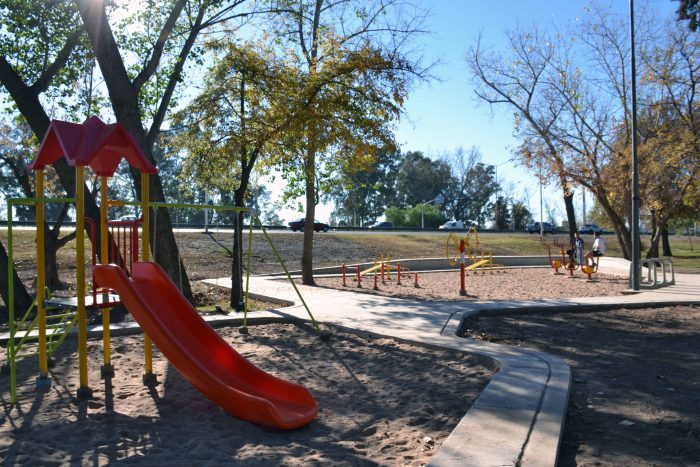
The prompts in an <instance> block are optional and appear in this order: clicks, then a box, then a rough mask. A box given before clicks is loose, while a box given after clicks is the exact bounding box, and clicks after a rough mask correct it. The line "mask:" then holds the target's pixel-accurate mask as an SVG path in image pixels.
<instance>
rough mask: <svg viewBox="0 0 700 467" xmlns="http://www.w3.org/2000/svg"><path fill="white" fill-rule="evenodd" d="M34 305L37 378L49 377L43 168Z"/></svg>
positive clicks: (38, 174) (39, 174)
mask: <svg viewBox="0 0 700 467" xmlns="http://www.w3.org/2000/svg"><path fill="white" fill-rule="evenodd" d="M36 196H37V198H38V199H39V200H38V201H37V203H36V306H37V321H38V326H39V378H40V379H42V380H45V379H47V378H48V377H49V360H48V356H47V353H46V307H45V306H44V300H45V298H46V297H45V296H44V290H45V289H46V257H45V250H44V248H45V242H44V169H39V170H37V171H36Z"/></svg>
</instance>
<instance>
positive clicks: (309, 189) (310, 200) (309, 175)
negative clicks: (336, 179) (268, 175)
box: [301, 135, 316, 285]
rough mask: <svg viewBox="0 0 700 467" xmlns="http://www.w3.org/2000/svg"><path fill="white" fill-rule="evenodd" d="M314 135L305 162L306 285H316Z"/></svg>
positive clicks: (303, 272)
mask: <svg viewBox="0 0 700 467" xmlns="http://www.w3.org/2000/svg"><path fill="white" fill-rule="evenodd" d="M314 137H315V136H314V135H312V137H311V138H309V147H308V149H307V153H306V161H305V167H304V172H305V177H304V178H305V182H306V220H305V222H304V250H303V253H302V255H301V279H302V283H303V284H304V285H316V281H314V265H313V248H314V217H315V216H316V149H315V144H314V142H313V141H314Z"/></svg>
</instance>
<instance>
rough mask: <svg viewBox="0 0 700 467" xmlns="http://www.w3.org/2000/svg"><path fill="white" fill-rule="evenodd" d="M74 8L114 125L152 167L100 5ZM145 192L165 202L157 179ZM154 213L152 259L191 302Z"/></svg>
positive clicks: (165, 218) (163, 221)
mask: <svg viewBox="0 0 700 467" xmlns="http://www.w3.org/2000/svg"><path fill="white" fill-rule="evenodd" d="M77 4H78V9H79V11H80V16H81V18H82V19H83V23H84V24H85V29H86V30H87V33H88V36H89V38H90V42H91V44H92V49H93V51H94V53H95V57H96V58H97V62H98V63H99V65H100V70H101V71H102V76H103V77H104V80H105V84H106V85H107V91H108V93H109V98H110V101H111V104H112V110H114V115H115V116H116V117H117V121H119V122H120V123H121V124H122V125H124V127H125V128H126V129H127V130H128V131H129V132H130V133H131V134H132V135H133V136H134V138H135V139H136V141H137V142H138V143H139V146H140V147H141V150H142V151H143V152H144V154H145V155H146V157H147V158H148V160H149V161H150V162H151V163H152V164H154V165H156V162H155V159H154V158H153V153H152V150H151V146H150V144H149V143H148V135H147V134H146V131H145V130H144V126H143V122H142V121H141V112H140V107H139V103H138V96H137V95H136V90H135V89H134V86H133V85H132V83H131V81H130V79H129V75H128V73H127V71H126V67H125V65H124V62H123V60H122V58H121V54H120V52H119V47H118V46H117V43H116V41H115V40H114V35H113V34H112V30H111V28H110V26H109V22H108V21H107V16H106V13H105V11H104V5H103V4H101V3H100V2H88V1H79V2H77ZM131 175H132V179H133V180H134V184H135V188H136V192H137V193H138V194H139V197H141V183H140V182H141V174H140V173H139V172H138V171H137V170H131ZM149 190H150V193H151V199H152V200H154V201H156V202H163V201H165V196H164V193H163V185H162V183H161V180H160V177H159V176H158V175H155V176H151V177H149ZM154 211H156V215H155V216H154V220H153V223H152V225H153V226H154V229H153V231H154V235H155V237H152V238H151V239H149V242H150V243H151V247H152V248H153V250H154V251H153V257H154V259H155V260H156V261H157V262H158V263H159V264H160V265H161V266H162V267H163V269H164V270H165V271H166V273H167V274H168V275H169V276H170V278H171V279H172V280H173V281H174V282H175V283H177V284H180V283H181V284H182V290H181V292H182V294H183V295H184V296H185V297H187V298H192V290H191V289H190V283H189V280H188V278H187V273H186V271H185V268H184V265H183V263H182V260H181V259H180V255H179V253H178V247H177V242H176V241H175V235H174V234H173V229H172V223H171V220H170V214H169V213H168V212H167V210H166V209H155V210H154ZM154 238H157V239H158V241H157V242H156V241H155V240H154Z"/></svg>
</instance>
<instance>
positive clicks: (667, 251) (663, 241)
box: [661, 226, 673, 256]
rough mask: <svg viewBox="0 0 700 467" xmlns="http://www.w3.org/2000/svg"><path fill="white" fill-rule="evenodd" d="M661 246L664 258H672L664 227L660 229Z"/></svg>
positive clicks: (666, 230) (666, 229)
mask: <svg viewBox="0 0 700 467" xmlns="http://www.w3.org/2000/svg"><path fill="white" fill-rule="evenodd" d="M661 246H662V248H663V252H664V256H673V252H672V251H671V244H670V243H669V241H668V228H667V227H666V226H664V228H663V229H661Z"/></svg>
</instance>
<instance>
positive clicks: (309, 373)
mask: <svg viewBox="0 0 700 467" xmlns="http://www.w3.org/2000/svg"><path fill="white" fill-rule="evenodd" d="M220 332H221V334H222V335H223V336H224V337H225V338H226V339H227V340H228V341H229V342H231V344H232V345H233V346H234V348H236V349H237V350H238V351H239V352H240V353H241V354H242V355H244V356H245V357H246V358H249V359H250V360H251V361H253V362H254V363H255V364H256V365H258V366H260V367H261V368H263V369H264V370H265V371H269V372H271V373H273V374H276V375H278V376H281V377H284V378H286V379H289V380H292V381H296V382H299V383H301V384H303V385H305V386H307V387H308V388H310V389H311V391H312V393H313V394H314V396H315V397H316V399H317V402H318V405H319V408H320V411H319V415H318V417H317V419H316V420H315V421H314V422H312V423H311V424H310V425H308V426H307V427H304V428H302V429H300V430H296V431H291V432H283V431H278V430H274V429H269V428H265V427H261V426H256V425H254V424H251V423H248V422H245V421H242V420H239V419H236V418H234V417H232V416H230V415H228V414H226V413H225V412H223V411H222V410H221V409H219V408H218V407H216V406H215V405H213V404H212V403H211V402H210V401H208V400H207V399H205V398H204V397H203V396H202V395H200V394H199V393H198V392H197V391H196V390H195V389H194V388H193V387H192V386H191V385H190V384H189V383H188V382H187V381H186V380H184V379H183V378H182V377H181V376H180V375H179V374H178V373H177V371H176V370H175V369H174V368H173V367H172V366H171V365H169V364H168V362H167V361H166V360H165V359H164V358H163V357H162V356H161V355H160V353H159V352H157V351H155V352H154V371H155V372H156V373H157V374H158V378H159V380H160V382H161V384H160V385H159V386H157V387H156V388H154V389H151V390H149V389H148V388H146V387H144V386H143V385H142V383H141V376H142V371H143V362H142V357H141V355H142V350H141V349H142V338H141V336H127V337H119V338H115V339H114V340H113V349H114V353H113V363H114V365H115V367H116V376H115V378H114V379H112V380H107V381H105V380H100V379H99V366H100V364H101V358H102V357H101V345H100V344H99V341H90V345H89V355H90V362H91V371H90V386H91V387H92V388H93V390H94V397H93V399H91V400H89V401H85V402H78V401H76V399H75V398H74V395H75V390H76V388H77V386H78V381H79V379H78V371H77V367H76V365H77V355H76V353H75V352H74V351H73V350H72V349H74V348H75V345H76V343H75V341H68V342H66V343H65V344H64V346H63V347H61V349H59V353H58V355H57V365H56V367H55V368H53V369H52V370H51V376H52V378H53V383H54V384H53V387H52V388H51V389H50V390H49V391H47V392H45V393H37V392H36V391H35V390H34V387H33V383H34V378H35V377H36V374H37V367H36V360H35V359H32V360H31V361H24V362H22V363H21V365H20V366H19V375H20V378H19V380H20V381H21V382H22V383H23V384H24V385H25V386H23V387H21V388H20V404H19V405H18V406H12V405H11V404H10V403H9V401H8V399H9V392H8V387H7V384H8V378H7V377H3V378H0V382H1V384H2V403H3V411H2V420H1V423H0V463H2V464H3V465H43V466H48V465H67V464H71V465H106V464H112V463H129V464H132V463H133V464H142V465H225V464H241V465H261V466H262V465H266V466H267V465H302V464H303V465H377V464H379V465H423V464H425V463H426V462H427V461H428V460H429V459H430V457H431V455H432V454H434V453H435V452H436V451H437V449H438V448H439V447H440V445H441V443H442V442H443V440H444V439H445V438H446V436H447V435H448V434H449V433H450V432H451V431H452V429H453V428H454V426H455V425H456V424H457V422H458V421H459V420H460V419H461V417H462V416H463V415H464V414H465V413H466V411H467V410H468V409H469V406H470V405H471V403H472V402H473V400H474V399H475V398H476V396H477V395H478V394H479V392H480V391H481V389H482V388H483V387H484V386H485V384H486V383H487V382H488V379H489V377H490V375H491V370H490V369H488V368H485V367H483V366H481V365H479V364H477V362H476V361H475V359H474V358H473V357H472V356H470V355H468V354H463V353H456V352H448V351H435V350H426V349H423V348H419V347H414V346H409V345H405V344H400V343H397V342H395V341H394V340H391V339H378V340H375V339H370V338H367V337H359V336H357V335H354V334H347V333H341V332H334V333H333V336H332V338H331V341H330V343H325V342H322V341H320V339H319V338H318V336H317V335H316V334H314V332H313V331H312V330H311V329H310V328H308V327H306V326H295V325H291V324H271V325H265V326H254V327H251V328H250V336H243V335H241V334H239V333H238V332H237V330H236V329H231V328H224V329H221V330H220Z"/></svg>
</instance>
